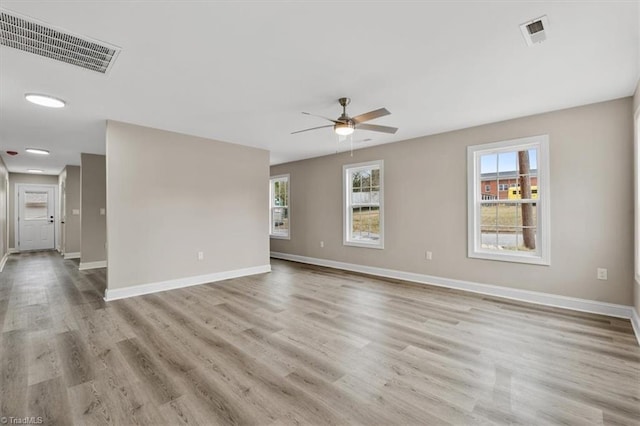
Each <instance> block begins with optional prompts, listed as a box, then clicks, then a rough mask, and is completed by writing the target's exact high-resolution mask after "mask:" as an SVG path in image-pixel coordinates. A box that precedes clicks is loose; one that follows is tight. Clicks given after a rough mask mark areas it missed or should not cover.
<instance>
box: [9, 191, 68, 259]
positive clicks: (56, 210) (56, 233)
mask: <svg viewBox="0 0 640 426" xmlns="http://www.w3.org/2000/svg"><path fill="white" fill-rule="evenodd" d="M33 187H38V188H43V187H44V188H52V189H53V202H54V205H53V215H54V216H55V217H54V220H53V250H55V249H56V247H57V244H58V240H59V237H60V224H59V222H60V206H59V204H60V203H59V202H58V185H51V184H47V185H40V184H37V183H16V184H15V193H14V194H13V205H14V215H13V234H14V235H13V237H14V241H15V244H14V245H15V246H17V247H15V249H16V250H18V251H19V252H21V251H22V250H21V249H20V248H19V247H20V222H19V221H18V217H19V216H20V197H19V194H20V190H21V189H22V188H26V189H29V188H33Z"/></svg>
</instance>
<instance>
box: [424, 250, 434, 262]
mask: <svg viewBox="0 0 640 426" xmlns="http://www.w3.org/2000/svg"><path fill="white" fill-rule="evenodd" d="M424 258H425V259H427V260H432V259H433V252H430V251H427V252H426V253H425V254H424Z"/></svg>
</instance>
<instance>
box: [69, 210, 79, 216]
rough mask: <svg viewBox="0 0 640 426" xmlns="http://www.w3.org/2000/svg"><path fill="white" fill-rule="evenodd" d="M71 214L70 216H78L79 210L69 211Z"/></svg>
mask: <svg viewBox="0 0 640 426" xmlns="http://www.w3.org/2000/svg"><path fill="white" fill-rule="evenodd" d="M71 214H72V215H79V214H80V209H71Z"/></svg>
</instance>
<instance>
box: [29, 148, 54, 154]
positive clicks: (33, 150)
mask: <svg viewBox="0 0 640 426" xmlns="http://www.w3.org/2000/svg"><path fill="white" fill-rule="evenodd" d="M25 151H27V152H28V153H30V154H40V155H49V151H47V150H46V149H38V148H27V149H25Z"/></svg>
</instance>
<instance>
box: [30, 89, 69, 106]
mask: <svg viewBox="0 0 640 426" xmlns="http://www.w3.org/2000/svg"><path fill="white" fill-rule="evenodd" d="M24 97H25V99H26V100H28V101H29V102H31V103H33V104H36V105H40V106H44V107H49V108H62V107H63V106H65V101H63V100H62V99H58V98H54V97H53V96H49V95H42V94H39V93H25V95H24Z"/></svg>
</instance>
